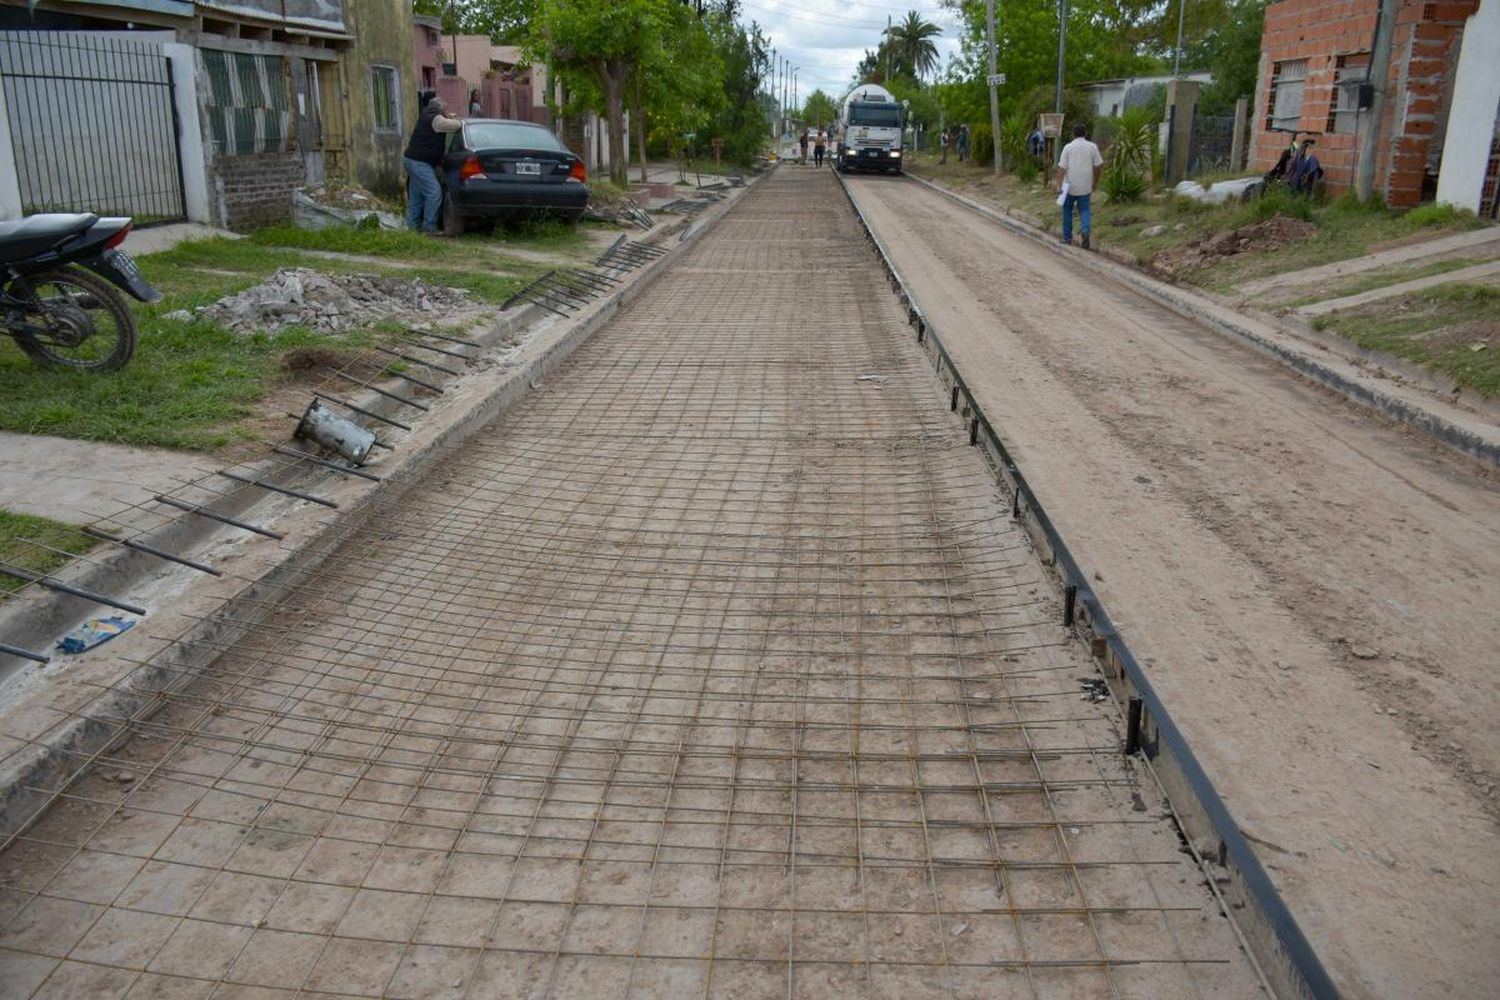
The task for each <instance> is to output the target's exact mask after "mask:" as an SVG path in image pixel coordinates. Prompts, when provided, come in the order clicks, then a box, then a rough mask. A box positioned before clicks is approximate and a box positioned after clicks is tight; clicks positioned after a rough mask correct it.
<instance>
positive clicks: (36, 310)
mask: <svg viewBox="0 0 1500 1000" xmlns="http://www.w3.org/2000/svg"><path fill="white" fill-rule="evenodd" d="M10 291H11V294H12V295H13V296H14V297H15V298H18V299H21V300H22V301H24V302H26V303H27V304H28V308H27V310H26V320H27V322H29V323H31V324H32V325H34V326H43V327H46V328H47V329H48V330H50V331H51V335H50V336H47V337H38V336H34V335H31V334H14V336H15V340H16V344H17V345H18V346H20V348H21V350H23V351H25V352H26V354H27V356H28V357H30V358H31V360H33V361H35V362H36V363H37V364H39V365H45V366H48V367H55V368H72V369H74V370H76V371H103V372H110V371H116V370H118V369H120V368H123V367H124V365H125V362H127V361H129V360H130V356H131V355H132V354H134V353H135V316H133V315H132V314H131V312H130V307H129V306H128V305H126V303H125V297H124V296H123V295H121V294H120V292H119V291H118V290H116V288H115V286H113V285H111V284H110V283H109V282H108V281H106V280H104V279H103V278H101V277H99V276H98V275H97V274H94V273H93V272H92V271H85V270H84V269H83V268H81V267H61V268H58V269H56V270H53V271H44V272H42V273H40V274H33V275H27V276H25V277H21V278H17V279H16V280H15V281H13V282H12V283H11V289H10Z"/></svg>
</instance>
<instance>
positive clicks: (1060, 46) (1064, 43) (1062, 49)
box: [1052, 0, 1068, 114]
mask: <svg viewBox="0 0 1500 1000" xmlns="http://www.w3.org/2000/svg"><path fill="white" fill-rule="evenodd" d="M1067 61H1068V0H1057V107H1055V108H1053V109H1052V110H1053V111H1056V112H1057V113H1058V114H1062V109H1063V66H1064V65H1065V64H1066V63H1067Z"/></svg>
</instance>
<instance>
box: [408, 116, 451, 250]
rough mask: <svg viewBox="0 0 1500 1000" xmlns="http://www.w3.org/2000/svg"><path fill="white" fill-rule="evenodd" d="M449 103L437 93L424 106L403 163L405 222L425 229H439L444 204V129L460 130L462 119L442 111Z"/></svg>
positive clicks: (421, 229) (413, 227) (433, 231)
mask: <svg viewBox="0 0 1500 1000" xmlns="http://www.w3.org/2000/svg"><path fill="white" fill-rule="evenodd" d="M447 110H448V105H446V104H444V103H443V99H442V98H441V97H434V98H432V99H431V100H429V101H428V102H427V105H426V106H425V107H424V108H422V113H421V114H420V115H418V116H417V124H416V125H415V126H413V128H412V130H411V139H410V140H409V141H408V142H407V144H406V152H405V153H403V154H402V159H401V163H402V166H404V167H405V168H406V176H407V178H408V180H407V183H406V226H407V228H408V229H416V230H419V231H421V232H424V233H435V232H437V222H438V212H439V211H440V210H441V209H442V207H443V185H442V183H441V182H439V180H438V174H437V172H438V167H440V166H442V164H443V148H444V146H445V145H447V140H446V139H444V138H443V135H444V133H447V132H457V131H458V130H459V129H460V128H462V127H463V122H461V121H460V120H459V119H458V118H456V117H454V116H453V115H447V114H444V113H443V112H445V111H447Z"/></svg>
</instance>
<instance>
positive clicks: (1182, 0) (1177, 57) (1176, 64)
mask: <svg viewBox="0 0 1500 1000" xmlns="http://www.w3.org/2000/svg"><path fill="white" fill-rule="evenodd" d="M1185 13H1187V0H1177V50H1176V52H1175V53H1174V54H1173V56H1172V79H1174V80H1181V79H1182V17H1183V15H1184V14H1185Z"/></svg>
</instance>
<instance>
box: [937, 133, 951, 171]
mask: <svg viewBox="0 0 1500 1000" xmlns="http://www.w3.org/2000/svg"><path fill="white" fill-rule="evenodd" d="M951 141H952V140H951V139H950V138H949V136H948V130H947V129H943V134H942V135H940V136H938V145H939V146H941V147H943V158H942V159H941V160H938V162H939V163H947V162H948V143H949V142H951Z"/></svg>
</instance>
